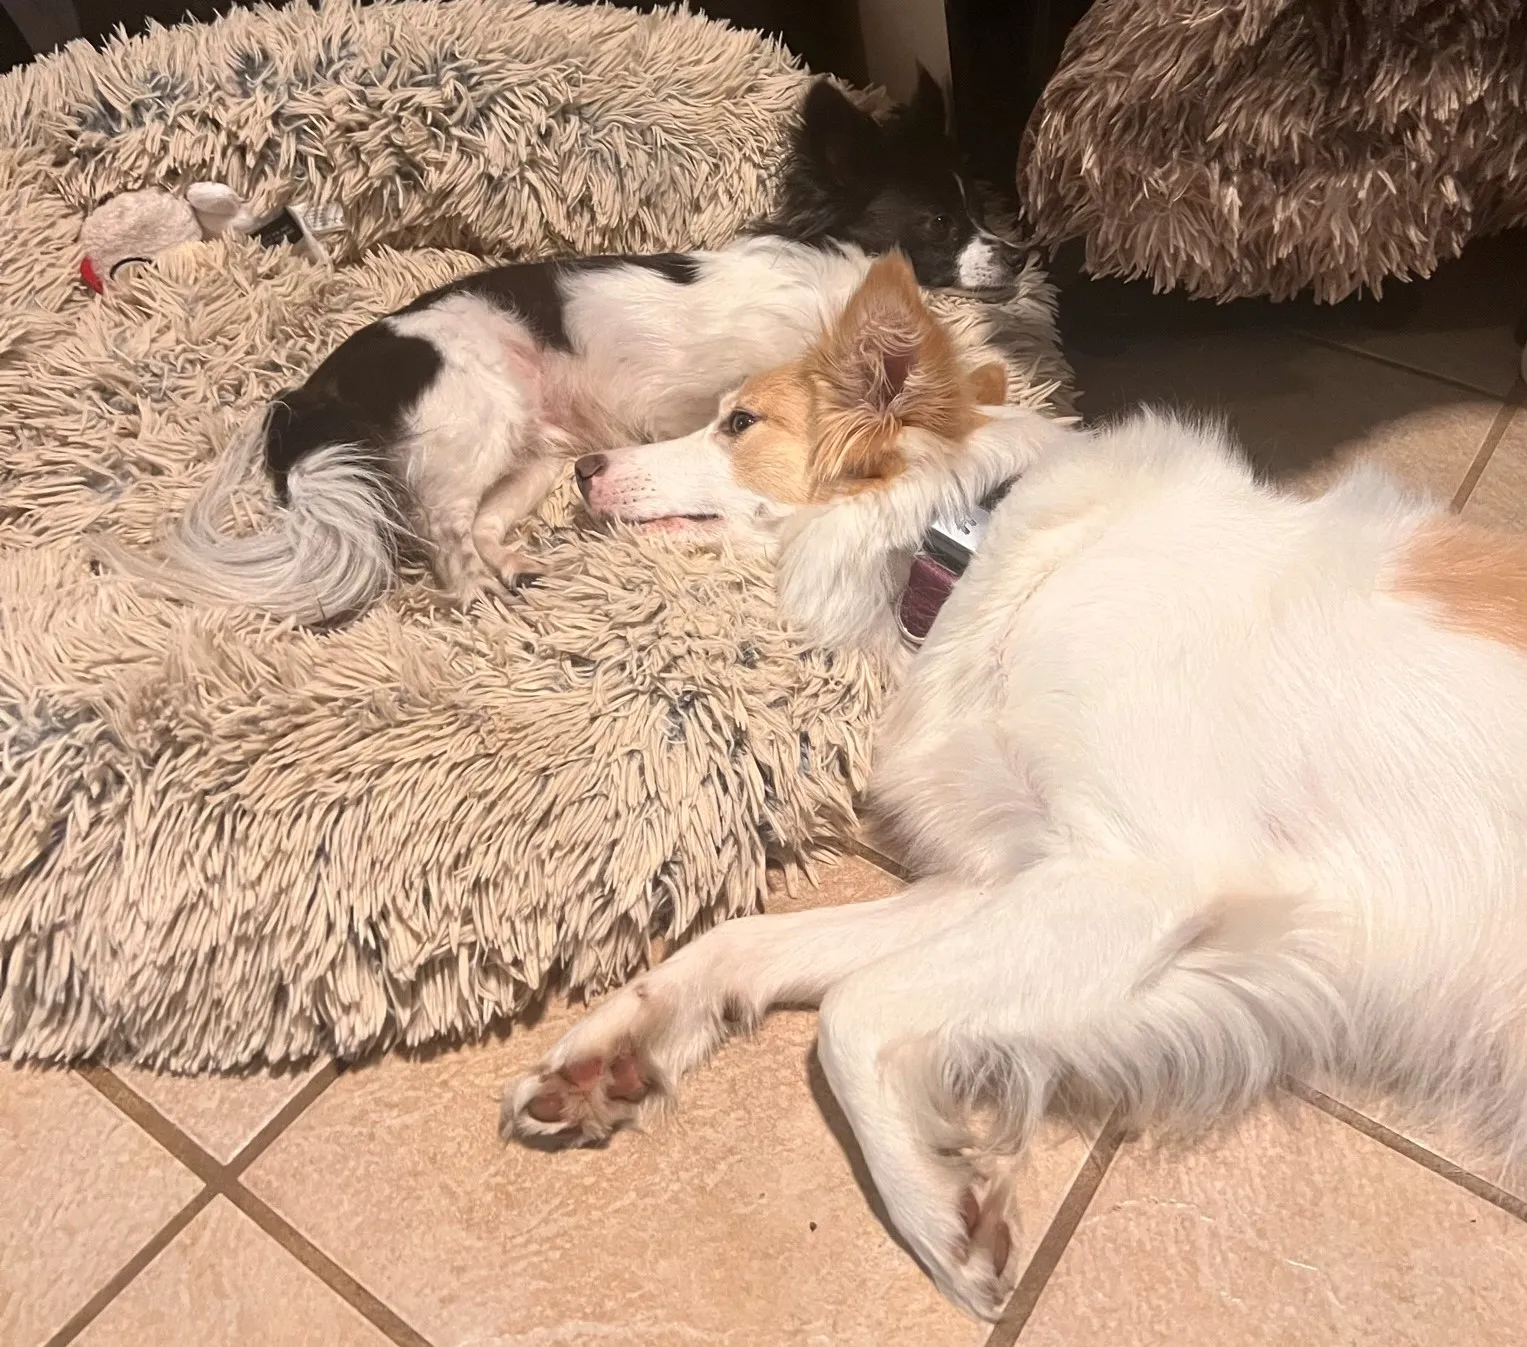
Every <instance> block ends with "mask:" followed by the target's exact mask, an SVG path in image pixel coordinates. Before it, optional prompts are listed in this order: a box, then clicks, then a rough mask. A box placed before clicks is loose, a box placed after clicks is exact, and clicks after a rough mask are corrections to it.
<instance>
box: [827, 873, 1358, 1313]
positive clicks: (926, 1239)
mask: <svg viewBox="0 0 1527 1347" xmlns="http://www.w3.org/2000/svg"><path fill="white" fill-rule="evenodd" d="M1296 912H1297V910H1296V909H1295V908H1293V907H1292V906H1291V905H1287V904H1280V903H1278V902H1277V901H1276V900H1266V901H1263V900H1244V906H1243V905H1242V901H1241V900H1236V901H1234V902H1228V901H1224V900H1220V901H1218V902H1216V901H1213V900H1211V901H1208V902H1202V901H1199V899H1198V898H1197V897H1196V896H1195V894H1194V892H1193V890H1192V887H1191V885H1190V884H1189V882H1188V881H1187V880H1186V879H1185V878H1184V877H1182V876H1180V875H1178V874H1176V873H1175V872H1173V871H1172V870H1170V869H1167V868H1166V867H1162V866H1156V865H1151V864H1145V863H1141V864H1133V863H1130V862H1127V861H1115V860H1111V859H1110V860H1100V861H1082V860H1071V859H1058V860H1048V861H1045V862H1043V863H1041V864H1039V865H1036V866H1035V867H1033V868H1032V869H1030V870H1029V871H1027V872H1025V873H1024V874H1023V875H1021V876H1019V877H1018V878H1016V879H1014V880H1011V881H1009V882H1008V884H1007V885H1006V886H1004V887H1003V888H1002V889H1001V890H999V891H998V892H997V893H995V894H989V895H988V896H987V898H986V901H985V902H983V903H981V904H979V905H977V906H975V907H974V909H973V910H971V911H969V912H968V913H967V915H966V916H965V918H964V920H962V921H961V922H960V923H959V924H958V925H955V926H953V927H951V928H950V929H948V930H945V931H943V932H942V933H940V934H938V935H936V936H934V937H933V938H931V939H928V940H925V941H920V942H919V943H918V944H916V945H915V946H908V947H906V948H904V949H902V950H900V951H898V952H895V953H892V954H890V955H888V956H886V957H885V958H883V959H881V960H880V961H878V962H876V963H873V964H871V965H869V966H867V967H865V968H863V969H861V970H860V971H859V972H858V973H856V974H854V975H853V976H852V977H849V978H846V979H845V980H843V981H842V982H841V983H839V984H838V985H837V986H835V987H834V988H833V989H832V991H831V992H829V993H828V995H827V996H826V998H825V999H824V1000H823V1002H822V1014H821V1024H820V1027H819V1032H818V1048H819V1052H820V1056H821V1061H822V1066H823V1070H824V1071H825V1073H826V1075H827V1079H828V1082H829V1083H830V1085H831V1086H832V1089H833V1093H834V1094H835V1095H836V1096H837V1099H838V1101H839V1103H840V1104H841V1106H842V1108H843V1111H844V1113H845V1115H846V1116H847V1118H848V1120H849V1123H850V1124H851V1126H852V1127H853V1130H854V1134H855V1136H856V1137H857V1138H858V1141H859V1144H860V1146H861V1147H862V1148H863V1151H864V1156H865V1160H866V1162H867V1163H868V1165H869V1168H870V1172H871V1174H872V1175H873V1177H874V1180H875V1183H876V1186H877V1187H878V1189H879V1191H880V1194H881V1197H882V1199H883V1200H884V1202H885V1205H886V1209H887V1211H888V1213H889V1214H890V1217H891V1219H892V1221H893V1222H894V1224H895V1225H896V1228H897V1229H898V1231H899V1232H900V1233H901V1235H902V1236H903V1237H904V1238H905V1239H906V1240H907V1242H908V1244H909V1245H910V1247H911V1248H912V1249H913V1251H914V1252H915V1253H916V1254H917V1256H918V1258H919V1259H920V1260H921V1261H922V1262H923V1264H924V1266H925V1267H926V1268H927V1269H928V1270H929V1272H930V1273H931V1274H932V1276H933V1278H934V1280H935V1281H936V1282H937V1283H938V1285H939V1287H940V1288H941V1289H942V1290H943V1291H944V1293H945V1294H946V1295H948V1296H949V1297H950V1298H951V1299H952V1300H954V1301H955V1302H957V1303H958V1304H960V1305H962V1306H964V1307H965V1308H966V1309H968V1310H970V1311H971V1312H973V1313H975V1314H977V1315H980V1316H982V1317H987V1318H990V1317H994V1316H995V1315H996V1314H998V1313H999V1312H1000V1310H1001V1307H1002V1305H1003V1303H1004V1302H1005V1299H1006V1297H1007V1295H1008V1293H1009V1291H1010V1289H1011V1286H1012V1282H1013V1279H1014V1278H1015V1277H1016V1275H1017V1272H1018V1269H1017V1267H1016V1266H1013V1265H1012V1264H1013V1261H1014V1260H1013V1259H1012V1258H1011V1250H1012V1243H1013V1232H1012V1229H1011V1224H1010V1223H1011V1221H1012V1219H1013V1213H1012V1212H1011V1211H1010V1209H1009V1206H1010V1203H1009V1197H1008V1194H1007V1191H1006V1188H1005V1186H1004V1184H1003V1183H1002V1181H1001V1177H1000V1175H998V1174H996V1173H994V1172H993V1171H992V1170H991V1169H989V1168H987V1161H986V1159H984V1158H983V1156H984V1157H989V1156H992V1155H1012V1154H1016V1153H1018V1152H1020V1151H1021V1150H1022V1148H1023V1146H1024V1145H1025V1143H1026V1142H1027V1141H1028V1139H1029V1137H1030V1136H1031V1134H1032V1132H1033V1130H1034V1128H1035V1127H1036V1125H1037V1124H1038V1122H1039V1120H1040V1119H1041V1118H1042V1116H1043V1115H1044V1113H1045V1111H1046V1109H1047V1107H1048V1106H1049V1105H1050V1103H1051V1101H1052V1097H1053V1094H1054V1092H1055V1090H1056V1088H1057V1087H1058V1086H1059V1084H1060V1083H1061V1082H1062V1081H1067V1082H1071V1081H1078V1082H1079V1083H1080V1084H1082V1085H1083V1086H1085V1087H1086V1088H1087V1091H1088V1094H1089V1096H1091V1097H1093V1098H1095V1099H1096V1100H1098V1101H1099V1102H1100V1103H1104V1104H1108V1105H1113V1104H1123V1105H1125V1106H1126V1107H1127V1108H1129V1109H1131V1110H1133V1111H1135V1113H1136V1114H1137V1115H1149V1114H1151V1113H1154V1112H1158V1111H1160V1112H1170V1113H1176V1114H1179V1115H1187V1116H1188V1117H1190V1118H1192V1119H1194V1120H1198V1119H1203V1120H1208V1119H1209V1118H1212V1117H1216V1116H1219V1115H1220V1114H1222V1113H1225V1112H1228V1111H1230V1110H1232V1109H1233V1108H1235V1107H1237V1106H1240V1105H1244V1104H1248V1103H1250V1102H1251V1101H1252V1100H1254V1099H1255V1098H1256V1097H1257V1096H1258V1095H1259V1094H1260V1093H1261V1092H1262V1091H1263V1090H1265V1089H1266V1088H1267V1086H1268V1085H1269V1084H1270V1083H1271V1082H1272V1081H1273V1080H1274V1079H1276V1077H1277V1075H1278V1073H1279V1072H1280V1071H1282V1070H1285V1069H1287V1068H1289V1067H1291V1066H1295V1065H1301V1064H1303V1063H1305V1062H1307V1061H1308V1059H1309V1058H1310V1056H1311V1055H1318V1054H1319V1053H1320V1051H1321V1048H1322V1047H1323V1045H1325V1044H1326V1043H1328V1041H1329V1036H1330V1031H1331V1026H1332V1024H1333V1023H1334V1022H1337V1021H1339V1020H1340V1017H1341V1011H1340V1008H1339V1006H1338V1005H1337V1004H1336V1002H1335V998H1334V994H1333V993H1332V992H1331V989H1330V984H1329V982H1328V981H1327V980H1326V979H1325V978H1324V976H1323V975H1322V973H1321V972H1320V970H1319V964H1318V960H1317V961H1312V960H1311V959H1310V957H1309V954H1310V950H1309V948H1308V946H1307V942H1305V941H1304V939H1303V937H1304V935H1306V934H1307V932H1301V930H1300V929H1299V927H1298V925H1297V922H1296V920H1295V917H1296ZM983 1111H989V1116H990V1117H991V1119H992V1122H991V1125H990V1126H989V1127H986V1128H982V1127H981V1126H980V1125H979V1124H978V1117H979V1116H980V1114H981V1113H982V1112H983ZM1004 1168H1005V1166H1004Z"/></svg>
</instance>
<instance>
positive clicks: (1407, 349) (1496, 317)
mask: <svg viewBox="0 0 1527 1347" xmlns="http://www.w3.org/2000/svg"><path fill="white" fill-rule="evenodd" d="M1413 284H1417V285H1419V293H1418V295H1417V296H1416V297H1415V298H1417V299H1418V302H1417V303H1416V304H1415V305H1414V307H1413V311H1411V312H1410V313H1408V315H1407V316H1406V317H1405V318H1404V320H1403V321H1401V322H1400V323H1399V324H1398V325H1397V326H1394V327H1392V328H1391V327H1381V326H1379V325H1377V324H1376V323H1374V322H1373V321H1370V319H1371V317H1372V315H1371V314H1370V315H1369V317H1368V318H1365V317H1364V316H1363V315H1364V310H1366V309H1367V308H1368V307H1369V306H1358V307H1357V309H1355V310H1354V308H1353V306H1351V305H1339V306H1337V307H1336V308H1335V309H1334V310H1328V311H1326V312H1324V313H1322V314H1320V315H1319V316H1318V317H1317V318H1316V319H1315V321H1313V322H1311V323H1310V324H1309V330H1310V331H1312V332H1317V333H1319V334H1320V335H1321V336H1323V337H1325V338H1326V339H1327V340H1334V341H1339V342H1341V343H1343V344H1344V345H1347V346H1350V347H1352V348H1353V349H1356V350H1363V351H1371V352H1373V353H1374V354H1376V355H1380V356H1384V357H1385V358H1387V359H1389V360H1395V361H1398V362H1400V363H1401V364H1404V365H1409V366H1410V367H1411V368H1413V369H1418V370H1424V371H1426V372H1427V373H1430V374H1439V375H1442V376H1443V377H1444V378H1448V379H1457V380H1458V381H1459V382H1460V383H1465V384H1468V385H1469V386H1470V387H1471V388H1476V389H1479V390H1480V391H1481V392H1484V393H1489V394H1493V395H1494V396H1496V397H1503V396H1504V395H1505V393H1506V391H1507V390H1508V389H1509V388H1510V387H1511V384H1512V381H1513V380H1514V379H1515V378H1516V374H1517V369H1518V367H1519V365H1520V361H1521V352H1520V349H1519V348H1518V346H1517V344H1516V338H1515V335H1514V332H1515V328H1516V325H1517V323H1518V322H1519V321H1520V320H1521V319H1522V318H1523V317H1527V232H1524V231H1520V230H1514V231H1512V232H1511V233H1509V234H1504V235H1500V236H1498V237H1496V238H1491V239H1479V240H1476V241H1475V242H1474V243H1472V244H1470V245H1469V247H1468V248H1467V249H1466V250H1465V251H1464V254H1463V256H1462V257H1458V258H1454V259H1452V260H1451V261H1448V262H1444V263H1442V265H1441V266H1439V267H1438V268H1437V270H1436V272H1435V273H1434V274H1433V275H1432V276H1431V277H1429V278H1428V279H1427V280H1425V281H1422V282H1417V283H1413ZM1407 288H1408V287H1404V286H1399V285H1395V286H1392V287H1385V298H1384V301H1383V303H1382V305H1381V306H1380V307H1385V306H1389V305H1391V304H1394V303H1400V304H1406V303H1407V301H1408V300H1409V299H1410V298H1412V297H1411V296H1408V295H1406V294H1405V293H1403V292H1404V291H1405V290H1406V289H1407Z"/></svg>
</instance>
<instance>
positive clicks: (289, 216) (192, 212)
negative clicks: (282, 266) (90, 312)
mask: <svg viewBox="0 0 1527 1347" xmlns="http://www.w3.org/2000/svg"><path fill="white" fill-rule="evenodd" d="M342 223H343V221H342V217H341V216H340V215H339V213H338V212H337V211H335V210H332V209H329V210H322V209H309V208H306V207H298V206H291V205H289V206H283V207H282V208H281V209H280V210H278V211H275V212H273V213H270V214H266V215H256V214H255V213H254V212H253V211H252V210H251V209H250V207H249V205H248V203H247V202H245V201H244V200H243V199H242V198H241V197H240V196H239V195H238V194H237V193H236V192H235V191H234V190H233V188H231V187H229V186H228V185H227V184H226V183H221V182H193V183H192V184H191V185H190V186H189V187H188V188H187V189H186V194H185V195H184V196H183V197H182V196H177V195H176V194H175V193H173V192H168V191H165V190H164V189H163V188H158V187H148V188H144V189H143V190H142V191H137V192H124V193H123V194H122V195H121V196H115V197H112V198H111V199H110V200H109V201H107V202H105V203H103V204H102V205H101V206H99V207H97V208H96V209H95V210H93V211H92V212H91V213H90V214H89V215H88V216H86V217H85V223H84V225H83V226H82V228H81V229H80V246H81V248H82V250H83V252H84V257H83V258H82V259H81V261H80V279H81V280H83V281H84V282H85V284H86V285H88V286H89V287H90V288H91V289H92V290H94V291H95V292H96V293H97V294H103V293H104V292H105V289H106V286H107V285H108V284H109V283H110V282H111V281H113V280H115V279H116V278H117V277H118V276H119V275H121V274H122V272H123V271H124V270H126V269H127V268H130V267H136V266H147V265H149V264H150V263H151V262H153V260H154V259H155V258H156V257H158V256H159V255H160V254H161V253H164V252H167V251H169V249H171V248H178V247H181V246H183V245H184V244H187V243H202V242H205V241H206V240H208V239H215V238H219V237H221V236H223V235H226V234H244V235H252V236H253V237H254V238H256V239H258V240H259V241H260V242H261V243H263V244H265V246H266V247H275V246H276V245H277V244H279V243H292V244H295V245H296V246H297V247H298V248H299V249H301V251H303V252H304V253H306V254H307V255H308V256H309V257H311V258H312V259H313V260H314V261H315V262H322V263H327V262H328V260H329V253H328V249H327V248H326V247H325V246H324V244H323V236H324V235H327V234H332V233H334V232H335V231H336V230H337V229H338V228H339V227H340V226H341V225H342Z"/></svg>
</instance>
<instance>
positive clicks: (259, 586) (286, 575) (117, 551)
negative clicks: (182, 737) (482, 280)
mask: <svg viewBox="0 0 1527 1347" xmlns="http://www.w3.org/2000/svg"><path fill="white" fill-rule="evenodd" d="M263 429H264V417H263V416H262V417H260V418H258V419H257V420H256V421H255V422H253V423H252V424H251V425H250V426H249V427H248V428H247V429H246V430H245V432H244V434H243V435H242V436H241V437H240V440H239V442H238V443H236V444H235V445H233V446H232V447H231V448H230V449H229V451H228V452H227V453H225V454H224V455H223V457H222V459H221V460H220V461H219V464H218V468H217V471H216V473H215V474H214V475H213V478H212V481H211V482H210V483H209V484H208V486H207V488H206V489H205V490H204V491H203V492H202V493H201V495H200V496H198V497H197V499H196V501H195V502H194V503H193V504H192V506H191V508H190V509H189V510H188V511H187V512H186V514H185V516H184V518H183V519H182V520H181V522H180V526H179V528H178V530H177V531H176V532H175V533H174V534H172V535H171V536H170V538H169V539H168V541H167V542H166V543H165V546H164V549H163V553H162V555H161V556H160V557H158V558H151V557H148V556H144V555H142V554H140V553H137V552H133V551H130V550H129V549H127V548H125V547H122V546H120V545H119V544H117V543H116V542H115V541H114V540H113V539H111V538H109V537H106V536H101V537H98V538H96V539H95V540H94V547H95V550H96V551H98V552H99V553H100V555H101V556H102V558H103V559H105V560H107V561H109V562H110V563H111V564H112V565H113V566H114V567H116V568H117V569H118V570H120V571H122V572H123V573H125V574H128V575H132V576H135V577H137V578H138V579H141V580H145V581H147V582H149V583H150V584H152V585H153V586H154V587H155V588H156V589H158V590H160V591H161V592H163V593H165V594H168V595H171V596H173V597H175V598H180V599H184V600H187V601H191V602H200V603H217V604H223V605H227V606H229V607H234V608H252V609H255V610H258V611H264V612H268V613H273V614H275V615H278V616H280V617H282V618H289V619H291V620H293V621H295V622H300V623H302V624H304V625H307V626H318V625H321V624H323V623H326V622H331V621H333V620H335V619H337V618H342V617H348V616H351V615H352V614H354V613H355V612H357V611H359V610H360V609H361V608H363V607H365V606H366V604H368V603H370V602H371V600H372V599H373V598H374V597H375V596H376V595H377V594H379V593H380V592H382V590H384V589H385V588H386V586H387V584H388V582H389V580H390V579H391V576H392V573H393V566H394V556H393V546H392V540H393V537H394V535H395V532H396V527H397V525H396V519H395V518H394V517H393V512H392V509H391V506H390V503H389V502H388V500H387V499H386V498H385V497H384V496H382V495H380V494H378V492H377V487H376V482H375V479H374V478H373V477H372V476H371V474H370V473H368V472H366V471H365V470H364V469H362V468H361V467H359V466H358V465H357V464H356V462H355V460H354V456H353V450H352V447H351V446H349V445H332V446H329V447H327V448H324V449H320V450H319V451H318V452H317V453H314V454H312V455H310V456H309V457H308V458H306V459H305V460H303V461H302V462H301V463H299V464H297V465H296V466H295V467H294V468H293V470H292V472H291V475H290V479H289V482H288V489H289V494H290V503H289V504H288V506H287V507H286V508H285V509H284V510H282V511H280V513H279V515H278V516H277V519H276V521H275V523H274V526H273V527H268V528H265V529H262V530H260V531H258V532H233V531H230V530H231V529H233V528H234V527H235V526H236V523H237V519H238V515H239V497H240V494H241V493H242V492H247V491H249V490H250V489H252V488H253V486H254V484H255V483H256V482H257V481H258V479H259V477H260V475H261V465H260V460H259V449H260V437H261V436H262V434H263Z"/></svg>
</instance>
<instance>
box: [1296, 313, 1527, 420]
mask: <svg viewBox="0 0 1527 1347" xmlns="http://www.w3.org/2000/svg"><path fill="white" fill-rule="evenodd" d="M1288 330H1289V331H1290V332H1292V333H1294V334H1295V335H1296V336H1298V337H1300V338H1302V339H1303V340H1304V341H1307V342H1310V343H1311V344H1312V345H1315V346H1323V347H1324V348H1325V349H1326V350H1328V351H1339V352H1340V353H1341V354H1342V355H1350V356H1356V357H1357V358H1358V359H1359V360H1371V361H1373V363H1374V364H1376V365H1387V366H1388V367H1389V368H1390V369H1392V370H1399V371H1400V373H1402V374H1414V375H1415V376H1416V377H1417V378H1420V379H1430V380H1431V381H1432V382H1433V383H1439V384H1446V385H1447V386H1448V387H1449V388H1456V389H1457V390H1458V391H1459V392H1460V393H1471V394H1473V396H1475V397H1477V398H1488V399H1489V400H1490V401H1491V402H1500V401H1502V400H1503V396H1509V395H1502V394H1500V393H1496V392H1493V391H1491V390H1490V389H1488V388H1481V387H1479V385H1478V384H1471V383H1469V382H1468V381H1467V380H1466V379H1459V378H1456V377H1455V376H1454V375H1451V374H1439V373H1438V372H1437V371H1436V370H1429V369H1424V368H1423V367H1422V366H1420V365H1412V364H1409V363H1407V362H1406V361H1404V360H1399V359H1397V358H1396V357H1394V356H1390V355H1381V354H1380V353H1379V352H1377V351H1369V350H1366V349H1364V348H1363V347H1361V346H1349V345H1347V344H1346V343H1345V342H1341V341H1337V340H1336V339H1335V338H1334V337H1325V336H1321V335H1320V334H1319V333H1318V332H1311V331H1310V330H1309V329H1308V328H1303V327H1293V328H1289V329H1288Z"/></svg>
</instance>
